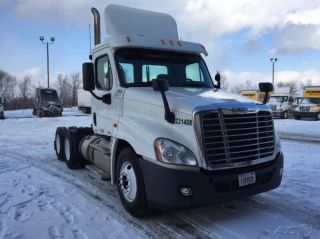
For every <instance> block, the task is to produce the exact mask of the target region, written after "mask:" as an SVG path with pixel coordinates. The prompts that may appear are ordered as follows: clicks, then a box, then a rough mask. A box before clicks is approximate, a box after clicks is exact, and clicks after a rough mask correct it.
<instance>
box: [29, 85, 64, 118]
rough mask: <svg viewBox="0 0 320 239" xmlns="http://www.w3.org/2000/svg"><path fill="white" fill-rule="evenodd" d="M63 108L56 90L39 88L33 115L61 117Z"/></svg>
mask: <svg viewBox="0 0 320 239" xmlns="http://www.w3.org/2000/svg"><path fill="white" fill-rule="evenodd" d="M62 111H63V108H62V107H61V105H60V101H59V97H58V93H57V91H56V90H55V89H49V88H37V89H36V97H35V103H34V108H33V112H32V113H33V115H35V116H37V117H40V118H41V117H45V116H61V115H62Z"/></svg>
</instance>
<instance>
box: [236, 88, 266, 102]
mask: <svg viewBox="0 0 320 239" xmlns="http://www.w3.org/2000/svg"><path fill="white" fill-rule="evenodd" d="M240 95H241V96H245V97H248V98H250V99H252V100H256V101H259V102H263V99H264V92H261V91H260V90H242V91H241V92H240Z"/></svg>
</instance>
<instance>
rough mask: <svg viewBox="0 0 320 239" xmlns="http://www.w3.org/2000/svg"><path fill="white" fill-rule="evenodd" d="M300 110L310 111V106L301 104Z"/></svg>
mask: <svg viewBox="0 0 320 239" xmlns="http://www.w3.org/2000/svg"><path fill="white" fill-rule="evenodd" d="M300 111H303V112H309V111H310V106H300Z"/></svg>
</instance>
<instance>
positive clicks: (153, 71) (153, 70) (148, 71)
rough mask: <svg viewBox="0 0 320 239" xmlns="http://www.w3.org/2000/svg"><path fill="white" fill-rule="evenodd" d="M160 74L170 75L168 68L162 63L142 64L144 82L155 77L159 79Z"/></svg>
mask: <svg viewBox="0 0 320 239" xmlns="http://www.w3.org/2000/svg"><path fill="white" fill-rule="evenodd" d="M158 75H168V68H167V67H166V66H161V65H143V66H142V82H150V81H152V80H153V79H157V76H158ZM167 79H168V77H167Z"/></svg>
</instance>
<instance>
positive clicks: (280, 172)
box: [279, 168, 283, 176]
mask: <svg viewBox="0 0 320 239" xmlns="http://www.w3.org/2000/svg"><path fill="white" fill-rule="evenodd" d="M282 173H283V168H280V171H279V175H280V176H282Z"/></svg>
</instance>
